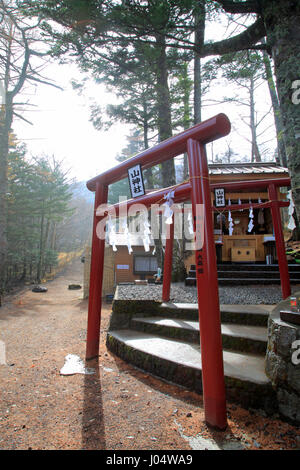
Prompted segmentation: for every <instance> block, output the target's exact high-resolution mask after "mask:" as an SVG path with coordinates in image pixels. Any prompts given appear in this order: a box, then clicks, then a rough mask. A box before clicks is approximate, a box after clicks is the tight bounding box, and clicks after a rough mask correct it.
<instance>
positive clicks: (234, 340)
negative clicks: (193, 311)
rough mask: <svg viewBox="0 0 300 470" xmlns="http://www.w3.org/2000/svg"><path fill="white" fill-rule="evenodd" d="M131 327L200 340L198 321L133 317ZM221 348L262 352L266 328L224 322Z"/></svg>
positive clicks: (169, 336)
mask: <svg viewBox="0 0 300 470" xmlns="http://www.w3.org/2000/svg"><path fill="white" fill-rule="evenodd" d="M131 329H134V330H137V331H143V332H144V333H153V334H155V335H159V336H165V337H168V338H174V339H180V340H184V341H188V342H191V343H193V342H194V343H197V344H199V342H200V333H199V322H198V321H192V320H186V319H180V318H176V319H174V318H163V317H133V318H132V320H131ZM221 330H222V342H223V348H224V349H226V350H232V351H242V352H250V353H257V354H262V355H263V356H265V354H266V349H267V328H266V327H262V326H249V325H237V324H230V323H225V324H222V325H221Z"/></svg>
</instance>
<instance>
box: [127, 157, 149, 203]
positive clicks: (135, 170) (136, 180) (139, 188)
mask: <svg viewBox="0 0 300 470" xmlns="http://www.w3.org/2000/svg"><path fill="white" fill-rule="evenodd" d="M128 180H129V186H130V191H131V197H138V196H144V194H145V187H144V180H143V173H142V169H141V165H136V166H133V167H132V168H130V169H129V170H128Z"/></svg>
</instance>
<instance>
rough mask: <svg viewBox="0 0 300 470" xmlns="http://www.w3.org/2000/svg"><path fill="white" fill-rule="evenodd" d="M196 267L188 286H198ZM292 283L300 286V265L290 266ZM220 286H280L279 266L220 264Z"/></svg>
mask: <svg viewBox="0 0 300 470" xmlns="http://www.w3.org/2000/svg"><path fill="white" fill-rule="evenodd" d="M195 268H196V267H195V266H194V265H192V266H191V269H190V270H189V273H188V276H187V278H186V279H185V285H186V286H196V269H195ZM289 274H290V282H291V283H292V284H300V264H296V263H294V264H289ZM218 282H219V285H223V286H224V285H231V286H235V285H255V284H264V285H266V284H280V273H279V268H278V264H246V263H245V264H244V263H239V264H238V263H236V264H218Z"/></svg>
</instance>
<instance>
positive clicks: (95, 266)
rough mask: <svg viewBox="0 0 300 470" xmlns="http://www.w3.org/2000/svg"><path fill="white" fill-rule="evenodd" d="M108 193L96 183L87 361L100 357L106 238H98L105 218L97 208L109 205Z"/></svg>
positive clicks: (106, 188)
mask: <svg viewBox="0 0 300 470" xmlns="http://www.w3.org/2000/svg"><path fill="white" fill-rule="evenodd" d="M107 193H108V187H107V186H105V185H102V184H100V183H96V193H95V205H94V221H93V238H92V252H91V271H90V290H89V307H88V326H87V343H86V359H91V358H93V357H97V356H98V355H99V342H100V323H101V303H102V283H103V267H104V250H105V237H104V234H103V236H102V237H101V238H102V239H99V238H98V235H97V224H98V222H99V221H100V220H101V218H103V216H102V217H98V216H97V215H96V212H97V208H98V207H99V206H101V204H106V203H107Z"/></svg>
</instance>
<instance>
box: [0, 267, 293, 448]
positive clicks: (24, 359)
mask: <svg viewBox="0 0 300 470" xmlns="http://www.w3.org/2000/svg"><path fill="white" fill-rule="evenodd" d="M82 268H83V265H82V264H81V263H80V261H79V260H76V261H74V262H73V263H72V264H71V265H69V266H68V267H67V269H66V271H65V272H64V273H63V274H62V275H60V276H59V277H57V278H56V279H55V280H54V281H51V282H48V283H47V284H46V285H47V287H48V292H47V293H39V294H37V293H33V292H31V290H30V289H28V290H24V291H23V292H21V293H19V294H17V295H16V296H14V297H12V298H11V299H9V301H8V302H7V303H6V305H4V306H3V307H2V308H1V309H0V340H2V341H3V342H4V343H5V348H6V363H5V364H2V365H0V378H1V402H0V449H107V450H159V449H160V450H161V449H163V450H175V451H178V450H190V449H205V448H208V449H213V448H218V447H220V448H227V449H231V448H233V449H244V448H245V449H295V448H297V447H300V442H299V430H297V428H295V427H293V426H290V425H288V424H287V423H283V422H282V421H280V420H279V419H273V420H271V419H268V418H266V417H264V416H262V415H261V414H260V413H258V412H254V411H253V410H243V409H242V408H240V407H238V406H235V405H228V413H229V414H228V416H229V427H228V429H227V430H226V431H225V432H224V433H221V432H215V431H211V430H209V429H208V428H207V426H206V425H205V424H204V422H203V408H202V397H201V396H199V395H197V394H194V393H190V392H187V391H185V390H183V389H181V388H179V387H177V386H173V385H169V384H166V383H164V382H162V381H160V380H158V379H156V378H153V377H151V376H149V375H148V374H146V373H143V372H141V371H139V370H137V369H134V368H133V367H131V366H129V365H127V364H126V363H124V362H123V361H121V360H120V359H118V358H117V357H115V356H113V355H112V354H111V353H110V352H107V350H106V348H105V330H106V329H107V325H108V321H109V314H110V307H111V306H110V305H104V310H103V316H102V333H101V350H100V352H101V356H100V358H99V363H97V362H95V361H92V362H89V363H88V367H94V368H95V374H93V375H79V374H77V375H72V376H61V375H60V373H59V371H60V369H61V368H62V366H63V365H64V359H65V356H66V355H67V354H70V353H72V354H77V355H78V356H80V357H81V358H84V354H85V337H86V321H87V302H86V301H83V300H82V298H81V297H82V291H81V290H77V291H76V290H75V291H72V290H68V285H69V284H71V283H80V284H82V276H83V274H82Z"/></svg>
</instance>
